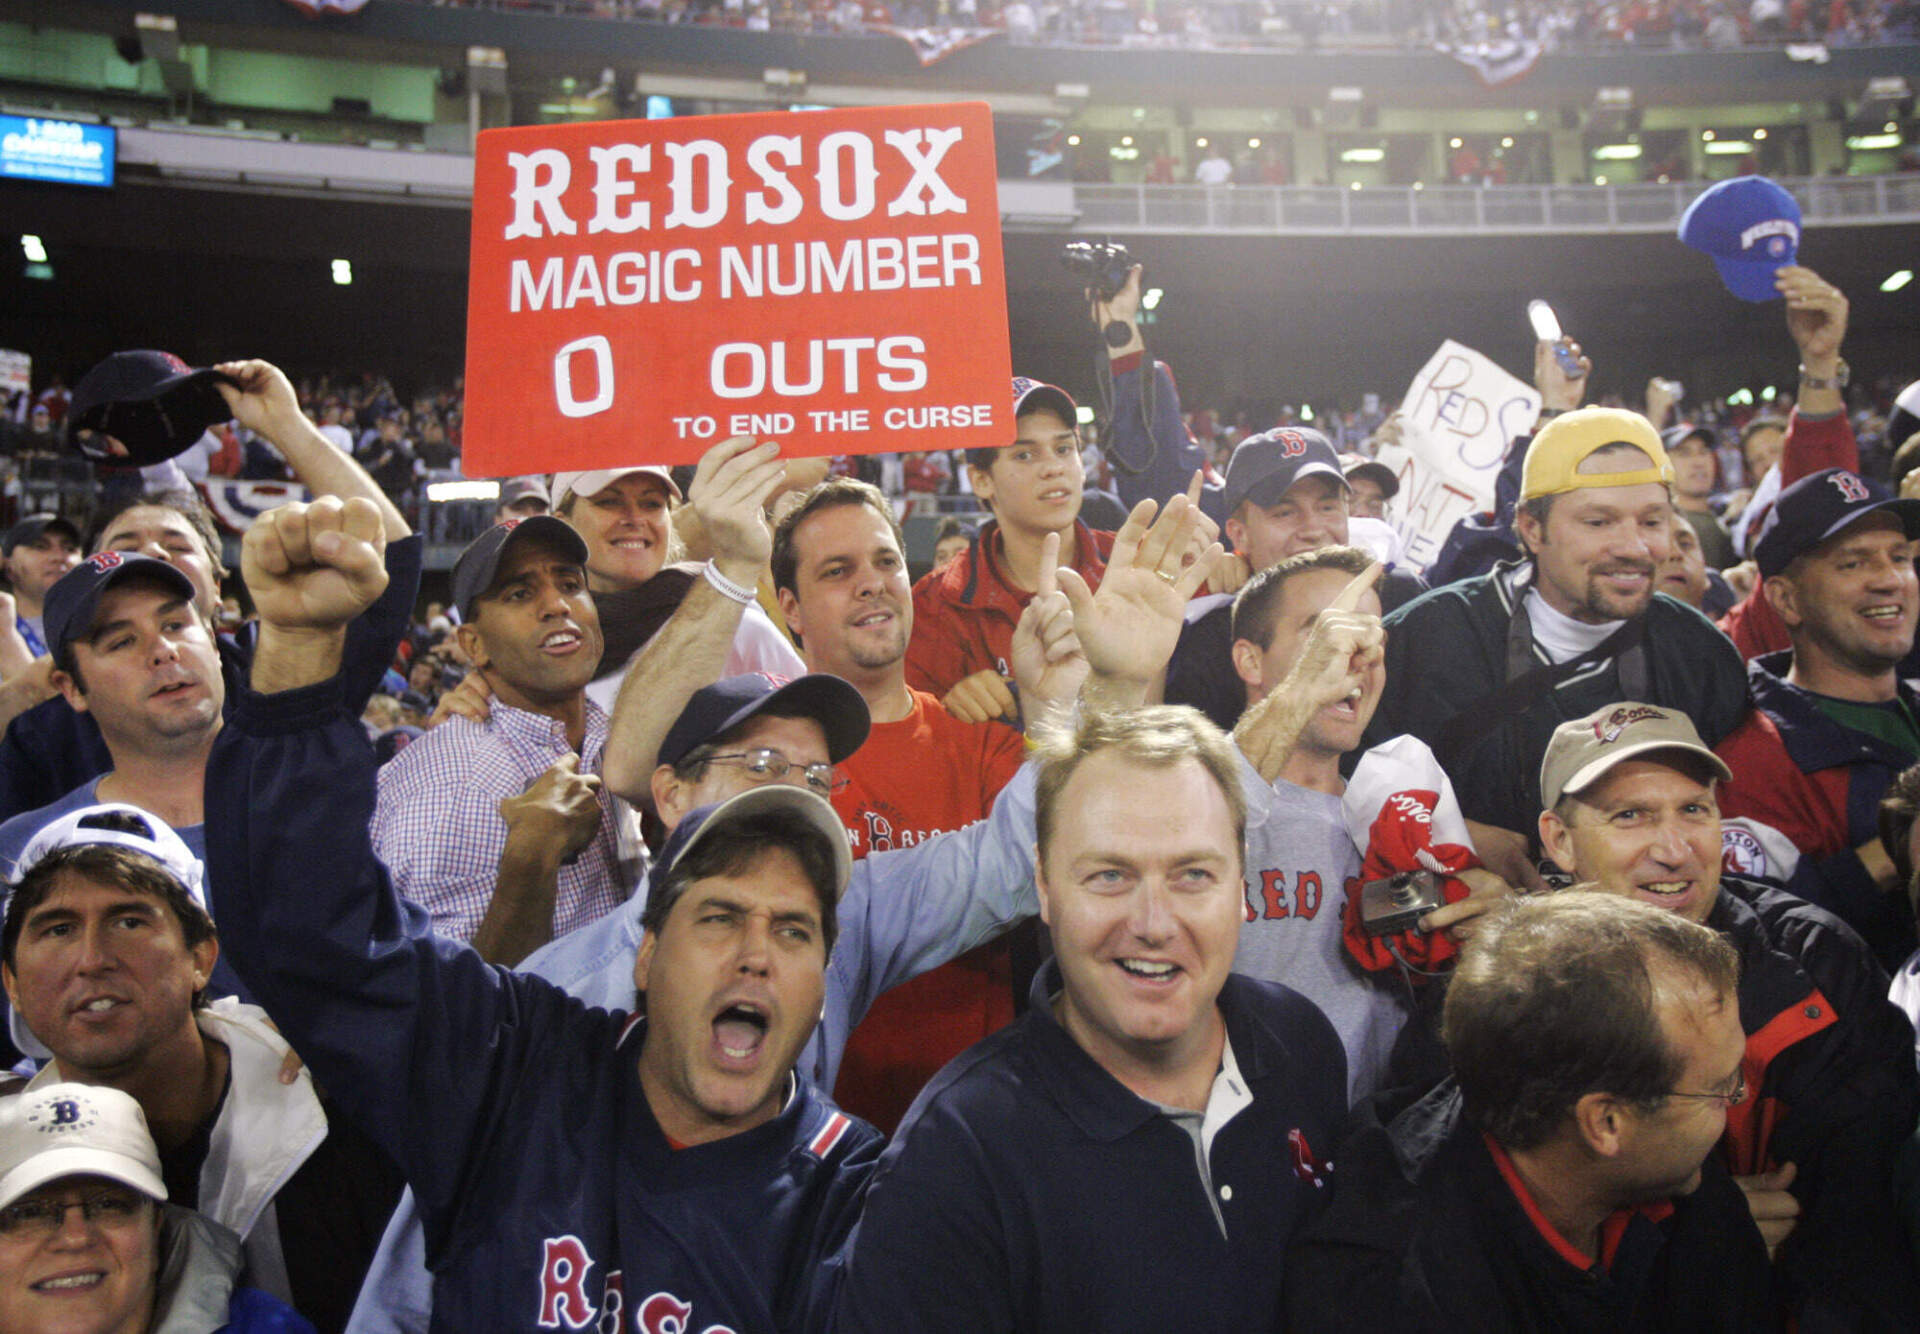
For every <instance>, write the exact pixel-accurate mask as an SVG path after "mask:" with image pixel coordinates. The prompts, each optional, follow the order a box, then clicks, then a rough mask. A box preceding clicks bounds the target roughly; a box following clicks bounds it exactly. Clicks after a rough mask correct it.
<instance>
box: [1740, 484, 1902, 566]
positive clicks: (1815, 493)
mask: <svg viewBox="0 0 1920 1334" xmlns="http://www.w3.org/2000/svg"><path fill="white" fill-rule="evenodd" d="M1882 510H1885V511H1886V512H1887V513H1889V514H1893V515H1895V516H1897V517H1898V518H1899V520H1900V523H1901V526H1902V528H1903V529H1905V531H1906V535H1907V536H1908V537H1909V538H1916V537H1920V500H1896V499H1894V497H1893V496H1892V495H1891V494H1889V493H1888V491H1887V489H1886V488H1885V487H1883V486H1881V485H1880V484H1879V483H1878V482H1874V481H1869V480H1868V479H1867V478H1864V477H1861V476H1859V475H1858V474H1857V473H1851V472H1848V471H1847V470H1846V469H1845V468H1822V469H1821V470H1820V471H1819V472H1816V473H1811V474H1809V475H1808V476H1805V477H1802V478H1801V479H1800V480H1799V481H1797V482H1795V483H1794V484H1793V485H1792V486H1790V487H1788V488H1786V489H1785V490H1784V491H1782V492H1781V493H1780V499H1779V500H1778V501H1776V502H1775V503H1774V506H1773V512H1772V513H1770V514H1769V515H1768V516H1767V520H1766V523H1765V524H1764V525H1763V526H1762V527H1761V529H1760V540H1759V541H1758V542H1756V543H1755V544H1754V548H1753V559H1754V562H1755V564H1757V565H1758V566H1759V567H1760V575H1761V577H1762V578H1764V579H1771V578H1772V577H1773V576H1774V575H1776V574H1780V573H1783V572H1784V571H1785V570H1786V568H1787V566H1789V565H1791V564H1793V562H1794V560H1795V559H1796V558H1797V557H1800V556H1803V555H1805V554H1806V553H1807V552H1809V551H1812V550H1813V549H1814V548H1815V547H1817V546H1819V545H1820V544H1821V543H1822V542H1824V541H1826V540H1827V539H1828V538H1830V537H1832V536H1834V535H1835V534H1837V533H1839V532H1840V531H1841V530H1842V529H1843V528H1846V527H1847V526H1848V525H1850V524H1853V523H1856V522H1858V521H1859V520H1860V519H1862V518H1864V517H1866V516H1867V515H1869V514H1878V513H1879V512H1881V511H1882Z"/></svg>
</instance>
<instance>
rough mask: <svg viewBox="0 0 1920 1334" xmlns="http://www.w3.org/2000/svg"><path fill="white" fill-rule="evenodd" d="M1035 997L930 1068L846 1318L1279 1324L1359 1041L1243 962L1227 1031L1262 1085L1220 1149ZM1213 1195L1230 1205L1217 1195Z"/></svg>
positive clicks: (1041, 979)
mask: <svg viewBox="0 0 1920 1334" xmlns="http://www.w3.org/2000/svg"><path fill="white" fill-rule="evenodd" d="M1059 985H1060V974H1059V966H1058V964H1057V963H1054V962H1051V961H1050V962H1049V963H1048V965H1047V966H1046V967H1045V968H1044V969H1042V970H1041V972H1040V973H1039V974H1038V975H1037V976H1036V977H1035V979H1034V984H1033V990H1032V992H1031V996H1030V1001H1029V1008H1028V1010H1027V1013H1026V1014H1025V1015H1024V1016H1023V1017H1022V1018H1021V1019H1020V1020H1019V1021H1018V1022H1016V1023H1015V1024H1014V1025H1013V1026H1012V1027H1010V1028H1006V1029H1002V1030H1001V1031H1000V1032H999V1033H997V1034H995V1035H994V1036H992V1037H990V1038H988V1039H986V1040H985V1041H983V1042H981V1043H978V1044H977V1045H975V1046H974V1047H972V1048H971V1049H969V1050H968V1051H967V1052H965V1053H964V1054H963V1055H961V1056H960V1057H958V1058H957V1059H955V1060H954V1061H953V1062H952V1063H951V1064H949V1065H948V1066H947V1068H946V1069H945V1070H943V1071H941V1072H940V1074H939V1075H938V1076H936V1077H935V1079H934V1081H933V1082H932V1083H931V1084H929V1085H928V1086H927V1087H926V1088H925V1089H924V1090H923V1091H922V1092H921V1094H920V1097H919V1099H918V1100H917V1101H916V1102H915V1103H914V1105H913V1109H912V1110H911V1111H910V1112H908V1113H907V1119H906V1121H905V1122H904V1123H902V1125H901V1127H900V1130H899V1133H898V1134H897V1135H896V1136H895V1138H894V1142H893V1145H892V1147H891V1148H889V1149H888V1151H887V1153H886V1155H885V1157H884V1158H883V1159H882V1162H881V1167H880V1170H879V1171H878V1172H877V1173H876V1174H875V1176H874V1181H873V1186H872V1191H871V1194H870V1196H869V1198H868V1204H867V1212H866V1217H865V1218H864V1220H863V1221H862V1223H861V1225H860V1229H859V1232H858V1235H857V1237H856V1239H855V1242H854V1244H853V1253H852V1258H851V1261H850V1263H849V1265H848V1269H847V1273H846V1277H845V1282H844V1285H843V1287H842V1288H841V1291H840V1294H839V1296H840V1300H839V1302H838V1303H837V1306H836V1310H835V1318H834V1325H833V1328H834V1330H835V1331H836V1334H881V1332H882V1331H884V1334H908V1332H909V1331H919V1330H942V1331H953V1332H954V1334H1001V1332H1002V1331H1032V1332H1034V1334H1038V1332H1039V1331H1052V1332H1055V1334H1094V1331H1100V1330H1168V1331H1172V1330H1178V1331H1181V1334H1205V1332H1206V1331H1220V1332H1221V1334H1249V1332H1251V1331H1258V1330H1263V1329H1277V1328H1278V1327H1279V1326H1278V1322H1279V1317H1280V1256H1281V1254H1282V1252H1283V1251H1284V1250H1285V1248H1286V1245H1287V1240H1288V1238H1289V1237H1291V1236H1292V1235H1293V1234H1294V1233H1295V1232H1296V1231H1297V1230H1298V1229H1299V1228H1301V1227H1302V1226H1304V1225H1305V1224H1306V1223H1308V1222H1309V1221H1311V1220H1312V1219H1313V1218H1314V1217H1315V1215H1317V1214H1318V1213H1319V1211H1320V1209H1321V1207H1322V1205H1323V1203H1324V1201H1325V1199H1326V1195H1327V1180H1328V1172H1329V1169H1328V1168H1327V1167H1326V1166H1325V1165H1324V1161H1323V1159H1322V1157H1320V1156H1317V1155H1324V1154H1326V1153H1327V1152H1328V1150H1329V1146H1330V1144H1331V1142H1332V1139H1333V1137H1334V1136H1335V1135H1336V1134H1337V1133H1338V1131H1339V1127H1340V1124H1341V1121H1342V1119H1343V1117H1344V1114H1345V1102H1346V1087H1347V1085H1346V1056H1345V1053H1344V1051H1343V1050H1342V1048H1341V1046H1340V1040H1339V1038H1338V1037H1337V1036H1335V1034H1334V1031H1333V1028H1332V1026H1331V1025H1329V1024H1328V1023H1327V1020H1326V1017H1325V1016H1324V1015H1322V1014H1321V1013H1320V1011H1319V1010H1317V1009H1315V1008H1314V1006H1313V1005H1311V1004H1310V1003H1309V1002H1308V1001H1306V1000H1305V999H1304V998H1303V997H1301V996H1300V995H1299V994H1298V993H1296V992H1293V991H1290V990H1288V989H1287V988H1286V987H1282V986H1278V985H1275V984H1272V983H1267V982H1256V981H1254V980H1252V979H1251V978H1244V977H1239V976H1229V977H1228V979H1227V984H1226V987H1225V989H1224V990H1222V992H1221V993H1220V1008H1221V1010H1222V1012H1223V1013H1224V1014H1225V1016H1226V1024H1227V1036H1228V1040H1229V1041H1230V1042H1231V1044H1232V1047H1233V1052H1234V1058H1235V1061H1236V1063H1237V1064H1238V1066H1239V1069H1240V1073H1241V1076H1242V1077H1243V1079H1244V1081H1245V1084H1246V1088H1247V1091H1248V1092H1250V1093H1251V1094H1252V1097H1253V1101H1252V1103H1251V1104H1250V1105H1248V1106H1246V1107H1244V1108H1243V1109H1241V1110H1240V1111H1239V1113H1238V1114H1237V1115H1235V1116H1234V1117H1233V1118H1232V1119H1231V1120H1229V1121H1227V1122H1226V1123H1225V1124H1224V1125H1222V1126H1221V1127H1220V1128H1219V1130H1218V1132H1217V1133H1216V1135H1215V1136H1214V1139H1213V1149H1212V1154H1211V1155H1210V1160H1209V1161H1210V1163H1211V1170H1212V1178H1213V1185H1214V1191H1213V1198H1212V1199H1210V1198H1209V1195H1208V1192H1207V1190H1206V1187H1205V1185H1204V1183H1203V1182H1202V1180H1201V1177H1200V1172H1199V1167H1198V1163H1197V1158H1196V1153H1195V1147H1194V1143H1193V1140H1192V1139H1191V1138H1190V1137H1189V1136H1188V1134H1187V1133H1186V1131H1184V1130H1183V1129H1181V1128H1180V1127H1179V1126H1178V1125H1176V1124H1175V1123H1174V1122H1173V1121H1171V1120H1170V1119H1169V1118H1168V1117H1166V1116H1165V1115H1163V1114H1162V1113H1161V1112H1160V1110H1159V1109H1158V1108H1157V1107H1156V1106H1155V1105H1154V1104H1152V1103H1149V1102H1146V1101H1144V1100H1143V1099H1141V1098H1139V1097H1137V1096H1136V1095H1134V1094H1133V1093H1132V1092H1130V1091H1128V1090H1127V1089H1126V1088H1125V1087H1124V1086H1122V1085H1121V1084H1120V1082H1119V1081H1118V1080H1116V1079H1114V1078H1113V1076H1111V1075H1109V1074H1108V1073H1107V1072H1106V1071H1105V1070H1103V1069H1102V1068H1101V1067H1100V1066H1099V1065H1098V1064H1097V1063H1096V1062H1095V1061H1094V1060H1093V1058H1092V1057H1091V1056H1089V1055H1088V1054H1087V1053H1086V1052H1085V1051H1084V1050H1082V1049H1081V1047H1080V1046H1079V1044H1078V1043H1076V1042H1075V1041H1074V1040H1073V1038H1072V1037H1070V1036H1069V1035H1068V1034H1067V1032H1066V1031H1065V1030H1064V1029H1063V1028H1061V1027H1060V1025H1059V1024H1058V1023H1057V1022H1055V1020H1054V1018H1053V1013H1052V1005H1051V1004H1050V1001H1049V997H1050V996H1051V995H1052V993H1053V992H1054V991H1055V990H1057V989H1058V987H1059ZM1216 1209H1217V1211H1218V1212H1217V1213H1216Z"/></svg>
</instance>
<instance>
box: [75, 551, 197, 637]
mask: <svg viewBox="0 0 1920 1334" xmlns="http://www.w3.org/2000/svg"><path fill="white" fill-rule="evenodd" d="M128 579H149V580H152V581H153V582H155V583H158V584H160V585H162V586H163V587H165V588H166V589H167V590H168V591H169V592H173V593H178V594H179V595H180V596H181V597H182V598H184V599H186V600H187V601H188V602H192V601H193V581H192V580H191V579H189V578H187V576H186V575H184V574H182V573H180V571H179V570H176V569H175V568H174V567H173V566H171V565H169V564H167V562H165V561H163V560H156V559H154V558H153V557H152V556H137V555H134V554H133V553H132V552H130V551H96V552H94V553H93V554H92V555H91V556H89V557H87V558H86V559H85V560H83V561H81V562H80V563H79V564H78V565H76V566H74V567H73V568H72V569H71V570H68V571H67V572H66V573H65V574H63V575H61V576H60V578H59V580H58V581H56V582H55V584H54V585H53V587H52V588H49V589H48V590H47V596H46V601H45V604H44V612H43V615H42V618H41V624H42V626H43V627H44V628H45V630H46V636H45V638H46V641H47V648H48V649H49V650H51V651H52V653H53V658H54V661H55V662H56V663H58V662H60V661H62V657H61V649H62V648H64V647H65V646H66V644H67V642H68V641H69V640H73V639H78V638H79V637H80V636H81V635H84V634H85V633H87V631H88V629H89V628H91V627H92V625H93V615H94V613H95V612H96V611H98V610H99V607H100V599H101V597H102V596H103V595H104V594H105V593H106V591H107V590H108V589H109V588H112V587H113V586H114V585H116V584H119V583H122V582H124V581H125V580H128Z"/></svg>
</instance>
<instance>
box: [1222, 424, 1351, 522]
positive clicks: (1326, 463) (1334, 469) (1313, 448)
mask: <svg viewBox="0 0 1920 1334" xmlns="http://www.w3.org/2000/svg"><path fill="white" fill-rule="evenodd" d="M1316 474H1318V475H1321V476H1326V477H1331V478H1333V480H1334V481H1336V482H1338V483H1340V484H1341V485H1342V486H1345V485H1346V484H1347V475H1346V473H1345V472H1344V471H1342V469H1341V467H1340V456H1339V455H1338V454H1336V453H1335V452H1334V449H1333V446H1332V444H1330V443H1329V442H1328V440H1327V437H1325V436H1324V435H1321V434H1320V432H1318V431H1316V430H1314V429H1313V428H1312V427H1311V426H1276V427H1275V428H1274V429H1273V430H1271V431H1262V432H1261V433H1260V434H1259V435H1250V436H1248V437H1247V438H1246V439H1245V440H1242V441H1241V442H1240V443H1239V444H1238V445H1236V446H1235V447H1234V451H1233V458H1232V459H1230V460H1229V461H1228V463H1227V482H1226V487H1225V488H1224V493H1223V496H1222V498H1223V499H1224V500H1225V501H1226V504H1227V513H1229V514H1232V513H1233V512H1234V511H1235V510H1237V509H1239V508H1240V504H1241V502H1242V501H1246V500H1251V501H1252V502H1253V503H1254V504H1256V505H1271V504H1272V503H1273V502H1274V501H1276V500H1278V499H1280V497H1281V496H1284V495H1285V494H1286V493H1287V491H1288V489H1289V488H1290V487H1292V486H1293V484H1294V483H1295V482H1297V481H1299V480H1300V479H1301V478H1303V477H1312V476H1314V475H1316Z"/></svg>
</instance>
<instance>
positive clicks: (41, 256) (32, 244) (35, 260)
mask: <svg viewBox="0 0 1920 1334" xmlns="http://www.w3.org/2000/svg"><path fill="white" fill-rule="evenodd" d="M20 251H21V253H22V254H24V255H25V256H26V257H27V262H28V263H30V264H45V263H46V262H47V247H46V246H45V245H43V244H42V243H41V241H40V238H39V237H37V236H35V235H34V234H33V233H32V232H28V233H27V234H26V235H24V236H22V237H21V238H20Z"/></svg>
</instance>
